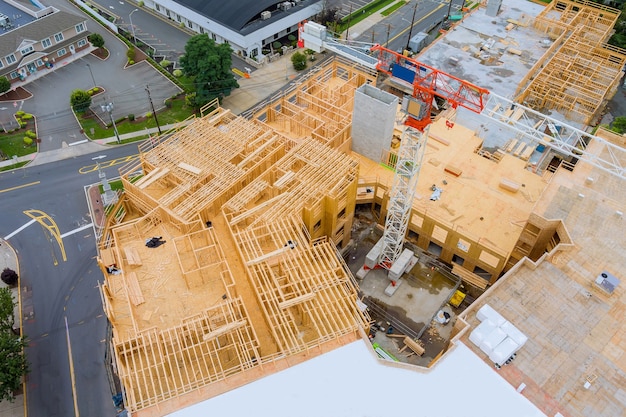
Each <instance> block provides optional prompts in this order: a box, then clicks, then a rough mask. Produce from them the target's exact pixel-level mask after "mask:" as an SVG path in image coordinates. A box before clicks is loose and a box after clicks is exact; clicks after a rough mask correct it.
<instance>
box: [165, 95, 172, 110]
mask: <svg viewBox="0 0 626 417" xmlns="http://www.w3.org/2000/svg"><path fill="white" fill-rule="evenodd" d="M165 107H167V108H168V109H171V108H172V99H171V98H168V99H167V100H165Z"/></svg>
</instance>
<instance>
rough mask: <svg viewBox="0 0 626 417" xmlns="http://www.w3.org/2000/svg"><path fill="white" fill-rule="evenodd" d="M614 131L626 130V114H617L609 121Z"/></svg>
mask: <svg viewBox="0 0 626 417" xmlns="http://www.w3.org/2000/svg"><path fill="white" fill-rule="evenodd" d="M611 127H612V129H613V131H614V132H617V133H619V134H622V133H624V132H626V116H618V117H616V118H615V119H614V120H613V123H611Z"/></svg>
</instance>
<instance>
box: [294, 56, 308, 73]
mask: <svg viewBox="0 0 626 417" xmlns="http://www.w3.org/2000/svg"><path fill="white" fill-rule="evenodd" d="M291 63H292V64H293V67H294V69H295V70H296V71H302V70H303V69H305V68H306V55H304V54H303V53H302V52H294V54H293V55H291Z"/></svg>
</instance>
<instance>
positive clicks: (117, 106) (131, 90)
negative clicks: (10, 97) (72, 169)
mask: <svg viewBox="0 0 626 417" xmlns="http://www.w3.org/2000/svg"><path fill="white" fill-rule="evenodd" d="M88 30H89V31H91V32H95V33H100V34H101V35H102V36H103V37H104V40H105V47H106V48H107V49H108V50H109V51H110V56H109V57H108V58H107V59H106V60H100V59H98V58H97V57H95V56H93V55H86V56H84V57H82V58H79V59H78V60H76V61H74V62H68V63H67V64H66V65H64V66H63V67H62V68H58V67H57V70H56V71H54V72H51V73H50V74H48V75H46V76H45V77H42V78H40V79H38V80H35V81H33V82H32V83H29V84H27V85H26V86H25V88H26V89H27V90H28V91H30V92H31V93H32V94H33V97H32V98H30V99H28V100H25V101H24V103H23V105H22V110H24V111H26V112H28V113H32V114H34V115H35V116H36V117H37V129H38V132H37V133H38V135H39V137H40V139H41V144H40V148H39V150H40V151H42V152H45V151H50V150H54V149H59V148H62V147H64V146H67V145H71V144H72V143H74V142H79V141H81V140H84V139H85V136H84V135H82V134H81V133H80V126H79V124H78V122H77V121H76V119H75V117H74V114H73V113H72V111H71V109H70V94H71V93H72V91H73V90H75V89H81V90H87V89H89V88H92V87H93V84H94V80H95V82H96V84H97V85H98V86H100V87H102V88H104V90H105V92H104V93H103V94H99V95H98V96H96V97H94V99H93V101H92V103H93V106H92V108H93V109H94V111H98V112H99V113H100V114H101V115H102V116H104V119H105V120H108V115H107V114H106V113H103V112H102V111H101V110H100V105H101V104H105V103H113V105H114V110H113V117H114V118H115V119H119V118H122V117H125V116H127V115H128V114H130V113H132V114H135V115H136V116H140V115H143V114H145V113H147V112H149V111H151V109H150V102H149V100H148V95H147V92H146V91H145V88H146V85H149V86H150V93H151V96H152V100H153V102H154V106H155V108H160V107H162V106H163V101H164V100H165V99H166V98H168V97H171V96H173V95H175V94H177V93H179V92H180V89H179V88H178V87H177V86H176V85H174V84H173V83H172V82H171V81H169V80H168V79H167V78H166V77H164V76H163V75H161V73H160V72H158V71H157V70H156V69H154V68H152V66H150V65H149V64H148V63H145V62H142V63H138V64H135V65H133V66H132V67H129V68H127V69H124V65H125V64H126V50H127V48H126V45H125V44H124V43H123V42H121V41H120V40H119V39H117V38H116V37H115V36H113V35H111V34H110V33H109V32H108V31H106V30H105V29H104V28H103V27H102V26H100V25H99V24H98V23H96V22H95V21H92V20H90V21H88ZM87 64H89V66H90V67H91V73H93V80H92V77H91V73H90V71H89V67H88V66H87ZM59 66H60V65H59ZM111 136H113V131H112V130H111Z"/></svg>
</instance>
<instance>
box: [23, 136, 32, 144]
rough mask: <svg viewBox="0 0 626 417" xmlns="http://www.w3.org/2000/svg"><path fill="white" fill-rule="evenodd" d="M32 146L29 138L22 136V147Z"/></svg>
mask: <svg viewBox="0 0 626 417" xmlns="http://www.w3.org/2000/svg"><path fill="white" fill-rule="evenodd" d="M32 144H33V140H32V139H31V138H29V137H28V136H24V145H26V146H30V145H32Z"/></svg>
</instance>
